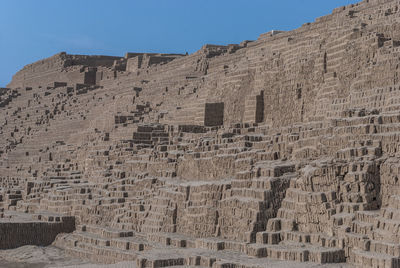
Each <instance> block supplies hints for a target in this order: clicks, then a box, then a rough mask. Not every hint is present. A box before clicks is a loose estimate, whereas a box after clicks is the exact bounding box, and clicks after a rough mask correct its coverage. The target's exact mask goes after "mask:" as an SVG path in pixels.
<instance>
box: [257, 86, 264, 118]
mask: <svg viewBox="0 0 400 268" xmlns="http://www.w3.org/2000/svg"><path fill="white" fill-rule="evenodd" d="M262 122H264V90H261V92H260V95H257V96H256V123H262Z"/></svg>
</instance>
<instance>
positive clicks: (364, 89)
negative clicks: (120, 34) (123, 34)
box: [0, 0, 400, 268]
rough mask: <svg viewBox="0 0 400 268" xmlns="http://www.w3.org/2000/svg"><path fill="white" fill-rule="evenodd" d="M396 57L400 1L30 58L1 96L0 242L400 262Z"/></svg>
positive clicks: (104, 256)
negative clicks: (158, 45)
mask: <svg viewBox="0 0 400 268" xmlns="http://www.w3.org/2000/svg"><path fill="white" fill-rule="evenodd" d="M399 59H400V1H398V0H364V1H362V2H360V3H358V4H355V5H350V6H345V7H340V8H337V9H335V10H334V11H333V13H332V14H330V15H327V16H324V17H321V18H318V19H316V21H315V22H313V23H307V24H304V25H303V26H302V27H301V28H299V29H296V30H293V31H290V32H280V31H273V32H269V33H265V34H262V35H261V36H260V37H259V38H258V39H257V40H255V41H244V42H242V43H240V44H232V45H228V46H219V45H204V46H203V47H202V48H201V49H200V50H199V51H197V52H196V53H193V54H191V55H184V54H182V55H177V54H154V53H153V54H151V53H127V54H126V55H125V56H124V57H110V56H83V55H69V54H67V53H65V52H62V53H59V54H57V55H54V56H52V57H50V58H47V59H44V60H41V61H38V62H35V63H33V64H30V65H27V66H25V67H24V68H23V69H22V70H21V71H19V72H18V73H17V74H15V75H14V77H13V79H12V81H11V83H10V84H9V85H8V86H7V88H1V89H0V249H11V248H17V247H20V246H24V245H37V246H48V245H53V246H56V247H58V248H60V249H62V250H63V251H64V252H66V253H67V254H69V255H70V256H74V257H77V258H80V259H82V260H89V261H90V262H92V263H103V264H112V263H118V262H121V261H127V262H131V263H132V267H134V266H137V267H140V268H145V267H154V268H158V267H168V266H186V267H187V266H201V267H213V268H256V267H257V268H258V267H275V265H276V267H277V266H279V265H282V262H281V261H286V262H287V264H286V265H283V266H282V267H313V265H315V266H318V265H322V266H324V265H328V266H329V264H332V266H331V267H345V266H347V265H351V266H356V267H357V266H360V267H375V268H378V267H379V268H394V267H400V180H399V178H400V158H399V156H400V155H399V153H400V151H398V149H399V150H400V60H399ZM340 265H342V266H340ZM351 266H349V267H351Z"/></svg>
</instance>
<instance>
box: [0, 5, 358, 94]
mask: <svg viewBox="0 0 400 268" xmlns="http://www.w3.org/2000/svg"><path fill="white" fill-rule="evenodd" d="M356 2H358V1H354V0H280V1H276V0H274V1H272V0H247V1H246V0H140V1H139V0H114V1H113V0H67V1H62V0H0V87H1V86H5V85H6V84H7V83H8V82H9V81H10V80H11V77H12V75H13V74H14V73H15V72H17V71H18V70H19V69H21V68H22V67H23V66H24V65H26V64H28V63H31V62H34V61H36V60H39V59H42V58H46V57H49V56H51V55H53V54H56V53H58V52H61V51H66V52H67V53H70V54H98V55H99V54H104V55H115V56H123V55H124V54H125V52H128V51H129V52H164V53H185V52H189V53H192V52H195V51H196V50H198V49H199V48H200V47H201V46H202V45H203V44H206V43H211V44H230V43H240V42H241V41H243V40H254V39H257V38H258V36H259V35H260V34H261V33H265V32H268V31H270V30H291V29H295V28H298V27H300V26H301V25H302V24H303V23H305V22H312V21H314V19H315V18H317V17H320V16H322V15H326V14H329V13H331V11H332V10H333V8H335V7H338V6H343V5H348V4H351V3H356Z"/></svg>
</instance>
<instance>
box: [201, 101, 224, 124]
mask: <svg viewBox="0 0 400 268" xmlns="http://www.w3.org/2000/svg"><path fill="white" fill-rule="evenodd" d="M223 124H224V103H223V102H217V103H206V105H205V111H204V126H206V127H215V126H222V125H223Z"/></svg>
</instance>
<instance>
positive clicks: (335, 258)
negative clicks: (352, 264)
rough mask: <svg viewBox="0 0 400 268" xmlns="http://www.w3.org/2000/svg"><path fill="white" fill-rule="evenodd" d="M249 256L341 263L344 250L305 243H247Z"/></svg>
mask: <svg viewBox="0 0 400 268" xmlns="http://www.w3.org/2000/svg"><path fill="white" fill-rule="evenodd" d="M247 254H248V255H249V256H253V257H257V258H266V257H268V258H271V259H277V260H282V261H297V262H315V263H320V264H323V263H341V262H345V261H346V258H345V252H344V250H342V249H336V248H325V247H316V246H311V245H307V244H302V243H299V244H295V243H291V244H282V243H281V244H279V245H261V244H250V245H248V252H247Z"/></svg>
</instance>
